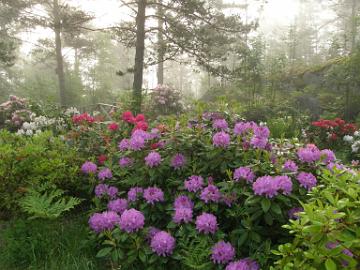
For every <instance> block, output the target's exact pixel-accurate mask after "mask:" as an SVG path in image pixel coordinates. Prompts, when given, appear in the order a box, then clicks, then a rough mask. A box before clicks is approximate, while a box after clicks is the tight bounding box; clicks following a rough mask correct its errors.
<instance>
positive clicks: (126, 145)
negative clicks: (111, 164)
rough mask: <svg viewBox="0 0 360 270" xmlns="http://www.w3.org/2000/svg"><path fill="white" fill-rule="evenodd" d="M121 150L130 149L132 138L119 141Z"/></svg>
mask: <svg viewBox="0 0 360 270" xmlns="http://www.w3.org/2000/svg"><path fill="white" fill-rule="evenodd" d="M118 147H119V150H120V151H126V150H129V149H130V140H129V139H122V140H121V141H120V142H119V145H118Z"/></svg>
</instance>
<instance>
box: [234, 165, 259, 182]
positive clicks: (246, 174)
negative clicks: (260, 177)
mask: <svg viewBox="0 0 360 270" xmlns="http://www.w3.org/2000/svg"><path fill="white" fill-rule="evenodd" d="M254 179H255V174H254V172H253V171H252V170H251V168H248V167H240V168H237V169H236V170H235V171H234V180H235V181H239V180H246V182H249V183H252V182H253V181H254Z"/></svg>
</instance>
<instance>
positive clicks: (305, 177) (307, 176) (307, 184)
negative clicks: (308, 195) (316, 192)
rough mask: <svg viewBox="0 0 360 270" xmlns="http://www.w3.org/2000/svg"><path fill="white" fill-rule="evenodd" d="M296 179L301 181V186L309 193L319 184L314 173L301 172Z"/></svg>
mask: <svg viewBox="0 0 360 270" xmlns="http://www.w3.org/2000/svg"><path fill="white" fill-rule="evenodd" d="M296 179H297V180H298V181H299V183H300V186H302V187H304V188H306V189H307V190H308V191H309V190H311V189H312V188H313V187H315V186H316V184H317V180H316V177H315V176H314V175H313V174H312V173H306V172H301V173H299V175H298V176H297V178H296Z"/></svg>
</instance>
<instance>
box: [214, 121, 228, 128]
mask: <svg viewBox="0 0 360 270" xmlns="http://www.w3.org/2000/svg"><path fill="white" fill-rule="evenodd" d="M212 126H213V128H214V129H223V130H224V129H227V128H228V123H227V122H226V120H225V119H215V120H214V121H213V125H212Z"/></svg>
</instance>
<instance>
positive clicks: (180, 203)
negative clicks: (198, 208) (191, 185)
mask: <svg viewBox="0 0 360 270" xmlns="http://www.w3.org/2000/svg"><path fill="white" fill-rule="evenodd" d="M193 207H194V203H193V202H192V201H191V200H190V198H189V197H188V196H186V195H180V196H178V197H177V198H176V199H175V202H174V208H175V209H177V208H190V209H193Z"/></svg>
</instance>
